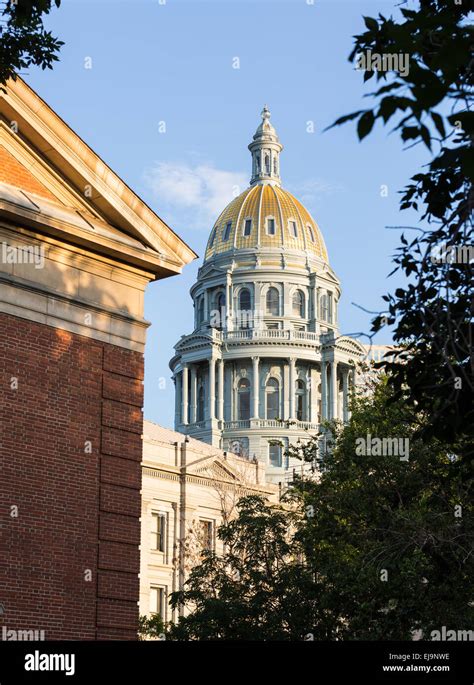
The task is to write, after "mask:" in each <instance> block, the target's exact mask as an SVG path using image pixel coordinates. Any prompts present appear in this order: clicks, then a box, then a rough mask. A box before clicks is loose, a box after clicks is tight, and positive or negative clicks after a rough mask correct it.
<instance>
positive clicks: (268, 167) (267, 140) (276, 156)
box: [249, 105, 283, 186]
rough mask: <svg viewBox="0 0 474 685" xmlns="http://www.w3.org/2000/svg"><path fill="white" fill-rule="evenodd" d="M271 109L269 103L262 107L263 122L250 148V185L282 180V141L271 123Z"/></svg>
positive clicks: (277, 182) (279, 182)
mask: <svg viewBox="0 0 474 685" xmlns="http://www.w3.org/2000/svg"><path fill="white" fill-rule="evenodd" d="M270 116H271V114H270V110H269V109H268V107H267V105H265V106H264V108H263V109H262V113H261V117H262V123H261V124H260V126H259V127H258V128H257V130H256V131H255V135H254V137H253V140H252V142H251V143H250V145H249V150H250V152H251V154H252V178H251V179H250V185H255V184H256V183H273V184H274V185H278V186H279V185H281V180H280V152H281V151H282V150H283V145H282V144H281V143H280V141H279V139H278V136H277V132H276V131H275V129H274V127H273V126H272V124H271V123H270Z"/></svg>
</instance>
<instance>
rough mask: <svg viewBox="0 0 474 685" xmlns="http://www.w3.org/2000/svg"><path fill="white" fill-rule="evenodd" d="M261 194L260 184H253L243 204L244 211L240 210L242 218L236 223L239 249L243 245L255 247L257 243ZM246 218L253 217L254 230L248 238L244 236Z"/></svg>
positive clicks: (236, 242) (236, 241)
mask: <svg viewBox="0 0 474 685" xmlns="http://www.w3.org/2000/svg"><path fill="white" fill-rule="evenodd" d="M259 196H260V186H253V188H251V190H250V193H248V194H247V196H246V198H245V200H244V203H243V204H242V211H241V212H240V219H239V224H238V226H237V225H236V232H237V234H236V238H235V246H236V248H237V249H239V248H243V247H255V245H256V244H257V221H258V199H259ZM245 219H252V231H251V233H250V235H249V236H248V238H245V237H244V225H245Z"/></svg>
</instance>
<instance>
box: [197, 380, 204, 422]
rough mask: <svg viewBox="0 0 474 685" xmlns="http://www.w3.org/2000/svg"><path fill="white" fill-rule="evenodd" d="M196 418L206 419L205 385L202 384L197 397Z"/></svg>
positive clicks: (199, 419) (198, 419)
mask: <svg viewBox="0 0 474 685" xmlns="http://www.w3.org/2000/svg"><path fill="white" fill-rule="evenodd" d="M196 420H197V421H204V386H203V385H200V386H199V389H198V397H197V411H196Z"/></svg>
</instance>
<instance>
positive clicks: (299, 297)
mask: <svg viewBox="0 0 474 685" xmlns="http://www.w3.org/2000/svg"><path fill="white" fill-rule="evenodd" d="M304 300H305V297H304V293H303V292H302V291H301V290H295V292H294V293H293V314H296V316H301V318H302V319H304V315H305V306H304V305H305V301H304Z"/></svg>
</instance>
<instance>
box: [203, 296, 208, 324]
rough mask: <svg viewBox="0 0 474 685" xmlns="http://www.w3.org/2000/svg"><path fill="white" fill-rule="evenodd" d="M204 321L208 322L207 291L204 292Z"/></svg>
mask: <svg viewBox="0 0 474 685" xmlns="http://www.w3.org/2000/svg"><path fill="white" fill-rule="evenodd" d="M204 321H206V322H207V321H209V291H208V290H205V291H204Z"/></svg>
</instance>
